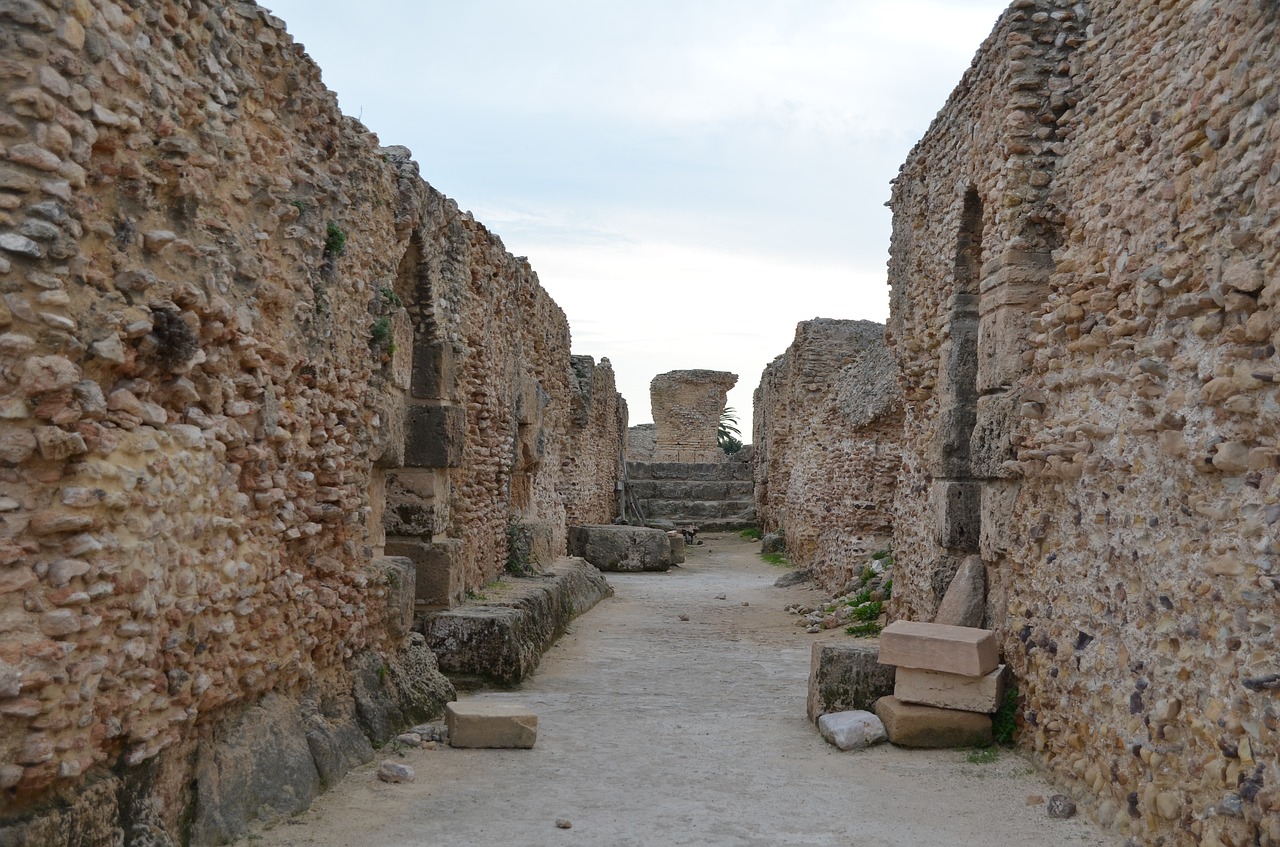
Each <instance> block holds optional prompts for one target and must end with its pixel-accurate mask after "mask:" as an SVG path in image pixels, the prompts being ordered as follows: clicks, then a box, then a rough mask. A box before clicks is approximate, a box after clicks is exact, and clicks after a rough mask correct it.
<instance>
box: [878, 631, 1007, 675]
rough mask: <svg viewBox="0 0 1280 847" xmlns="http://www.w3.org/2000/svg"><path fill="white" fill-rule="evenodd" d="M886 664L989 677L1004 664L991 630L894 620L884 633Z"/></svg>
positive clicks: (882, 658) (882, 650)
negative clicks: (998, 666) (1001, 661)
mask: <svg viewBox="0 0 1280 847" xmlns="http://www.w3.org/2000/svg"><path fill="white" fill-rule="evenodd" d="M880 661H881V662H883V663H884V664H886V665H897V666H898V667H903V668H919V669H921V670H927V671H942V672H943V673H954V674H960V675H962V676H986V675H987V674H989V673H991V672H992V671H993V670H995V669H996V666H997V665H998V664H1000V657H999V650H998V648H997V647H996V634H995V633H994V632H992V631H991V630H989V629H975V628H973V627H967V626H947V625H945V624H936V623H920V622H919V621H894V622H893V623H891V624H889V626H887V627H886V628H885V630H884V631H883V632H881V633H880Z"/></svg>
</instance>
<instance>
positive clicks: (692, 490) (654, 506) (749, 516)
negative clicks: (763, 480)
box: [627, 462, 756, 531]
mask: <svg viewBox="0 0 1280 847" xmlns="http://www.w3.org/2000/svg"><path fill="white" fill-rule="evenodd" d="M627 477H628V479H629V483H630V487H631V494H632V496H633V497H634V498H635V501H636V502H638V503H639V505H640V509H641V511H642V512H643V513H644V516H645V519H646V520H653V519H654V518H666V519H668V520H672V521H675V522H676V523H693V524H697V525H698V527H699V528H700V529H702V530H710V531H715V530H724V529H741V528H743V527H747V526H754V525H755V521H756V509H755V494H754V484H753V483H752V479H751V464H750V463H748V462H627Z"/></svg>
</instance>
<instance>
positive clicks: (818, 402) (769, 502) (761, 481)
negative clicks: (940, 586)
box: [752, 318, 902, 592]
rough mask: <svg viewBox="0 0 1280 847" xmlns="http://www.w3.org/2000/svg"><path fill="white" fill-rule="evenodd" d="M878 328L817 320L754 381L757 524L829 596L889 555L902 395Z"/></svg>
mask: <svg viewBox="0 0 1280 847" xmlns="http://www.w3.org/2000/svg"><path fill="white" fill-rule="evenodd" d="M895 372H896V371H895V367H894V362H893V358H892V356H891V355H890V354H889V351H888V349H887V348H886V347H885V345H884V326H883V325H881V324H877V323H872V322H871V321H852V320H830V319H825V318H817V319H814V320H811V321H803V322H801V323H800V324H798V325H797V326H796V337H795V341H793V342H792V344H791V346H790V347H788V348H787V350H786V352H785V353H783V354H782V355H781V356H779V357H778V358H777V359H775V360H774V361H773V362H772V363H771V364H770V365H769V366H768V367H767V368H765V370H764V373H763V374H762V375H761V377H760V385H759V386H758V387H757V388H756V390H755V394H754V397H753V406H754V415H753V417H752V419H753V422H754V424H753V433H752V445H753V450H754V457H753V468H754V477H755V498H756V517H757V522H758V525H759V527H760V529H761V530H762V531H763V532H766V533H768V532H777V531H779V530H781V531H782V532H783V535H784V538H785V541H786V551H787V557H788V559H789V560H790V561H791V562H792V563H793V564H795V565H797V566H798V567H801V568H808V569H810V570H811V571H812V572H813V574H814V576H815V578H816V579H817V580H818V582H819V583H820V584H821V585H822V586H823V588H825V589H827V590H828V591H832V592H838V591H839V590H840V589H841V588H842V587H843V586H846V585H848V584H849V583H850V581H851V580H852V579H853V577H854V576H855V575H856V571H858V570H861V568H862V567H863V566H864V564H865V561H866V559H867V557H868V555H869V554H871V553H874V552H876V551H877V550H879V549H881V548H884V547H887V546H889V538H890V535H891V534H892V532H893V516H892V506H893V498H894V489H895V487H896V485H897V479H898V465H899V462H900V444H899V442H900V439H901V434H902V392H901V391H900V390H899V388H898V384H897V380H896V378H895Z"/></svg>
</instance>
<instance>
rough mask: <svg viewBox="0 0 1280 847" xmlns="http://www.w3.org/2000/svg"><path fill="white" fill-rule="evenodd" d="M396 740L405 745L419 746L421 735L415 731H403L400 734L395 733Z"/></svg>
mask: <svg viewBox="0 0 1280 847" xmlns="http://www.w3.org/2000/svg"><path fill="white" fill-rule="evenodd" d="M396 741H398V742H400V743H401V744H403V745H405V746H406V747H421V746H422V736H421V735H419V734H418V733H416V732H405V733H401V734H400V735H397V736H396Z"/></svg>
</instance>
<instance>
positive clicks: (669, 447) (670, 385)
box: [649, 370, 738, 462]
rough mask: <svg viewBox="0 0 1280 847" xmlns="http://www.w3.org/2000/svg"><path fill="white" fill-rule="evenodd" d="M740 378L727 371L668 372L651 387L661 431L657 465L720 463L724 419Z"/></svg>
mask: <svg viewBox="0 0 1280 847" xmlns="http://www.w3.org/2000/svg"><path fill="white" fill-rule="evenodd" d="M737 384H738V375H737V374H732V373H727V372H725V371H705V370H690V371H668V372H667V373H664V374H658V375H657V376H655V377H654V378H653V381H652V382H650V383H649V399H650V403H651V404H652V407H653V422H654V424H655V425H656V426H657V428H658V439H657V447H656V448H655V450H654V458H653V460H654V461H655V462H718V461H720V460H722V459H723V458H724V453H723V452H722V451H721V450H720V447H719V445H718V444H717V442H716V431H717V430H718V429H719V427H720V415H721V413H723V412H724V405H725V399H726V398H727V397H728V394H729V389H731V388H733V387H734V386H735V385H737Z"/></svg>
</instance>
